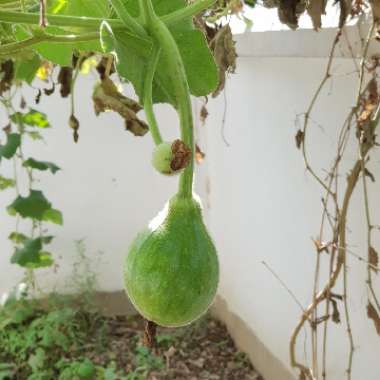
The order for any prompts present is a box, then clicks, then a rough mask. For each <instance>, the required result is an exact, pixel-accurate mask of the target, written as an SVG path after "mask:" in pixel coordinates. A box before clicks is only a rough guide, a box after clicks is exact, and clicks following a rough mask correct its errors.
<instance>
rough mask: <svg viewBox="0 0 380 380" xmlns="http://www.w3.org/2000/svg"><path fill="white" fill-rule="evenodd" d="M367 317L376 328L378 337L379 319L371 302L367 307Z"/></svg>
mask: <svg viewBox="0 0 380 380" xmlns="http://www.w3.org/2000/svg"><path fill="white" fill-rule="evenodd" d="M367 316H368V318H369V319H372V321H373V323H374V325H375V328H376V332H377V335H380V317H379V314H378V313H377V311H376V309H375V308H374V306H373V305H372V304H371V302H369V303H368V305H367Z"/></svg>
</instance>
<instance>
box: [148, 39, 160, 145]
mask: <svg viewBox="0 0 380 380" xmlns="http://www.w3.org/2000/svg"><path fill="white" fill-rule="evenodd" d="M160 52H161V49H160V47H159V46H158V45H156V44H155V45H154V46H153V51H152V56H151V58H150V61H149V65H148V68H147V72H146V76H145V83H144V110H145V114H146V118H147V120H148V124H149V130H150V133H151V135H152V138H153V141H154V143H155V144H156V145H159V144H161V143H162V137H161V133H160V129H159V127H158V123H157V120H156V117H155V115H154V110H153V98H152V97H153V94H152V92H153V79H154V74H155V72H156V68H157V63H158V60H159V58H160Z"/></svg>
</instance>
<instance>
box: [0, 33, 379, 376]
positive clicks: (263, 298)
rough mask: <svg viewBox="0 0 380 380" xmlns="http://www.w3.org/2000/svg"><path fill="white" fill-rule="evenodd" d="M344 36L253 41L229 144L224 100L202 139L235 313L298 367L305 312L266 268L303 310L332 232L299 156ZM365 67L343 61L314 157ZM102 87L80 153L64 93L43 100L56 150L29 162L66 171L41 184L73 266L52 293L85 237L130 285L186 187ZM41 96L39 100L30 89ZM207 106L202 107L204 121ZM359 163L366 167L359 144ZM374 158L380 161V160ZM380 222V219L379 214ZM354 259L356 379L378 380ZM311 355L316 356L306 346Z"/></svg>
mask: <svg viewBox="0 0 380 380" xmlns="http://www.w3.org/2000/svg"><path fill="white" fill-rule="evenodd" d="M355 32H356V31H355V30H354V29H352V30H351V31H350V33H355ZM333 35H334V32H332V31H326V32H323V33H320V34H318V35H316V34H314V32H311V31H301V32H297V33H289V32H286V33H285V32H281V33H276V32H273V33H265V34H259V33H256V34H250V35H243V36H240V37H239V39H238V49H239V53H240V56H241V58H240V59H239V62H238V69H237V73H236V75H232V76H231V78H230V80H229V81H228V83H227V89H226V106H227V113H226V124H225V127H224V133H225V138H226V140H227V141H228V143H229V146H227V145H226V144H225V142H224V141H223V139H222V136H221V133H222V118H223V110H224V106H225V99H224V97H223V95H222V96H220V97H219V98H218V99H217V100H213V101H210V103H209V106H208V109H209V112H210V116H209V119H208V120H207V123H206V125H205V126H201V125H198V126H197V129H198V134H199V143H200V145H201V147H202V148H203V149H204V150H205V152H206V154H207V157H206V161H205V163H204V164H203V165H202V166H201V167H200V168H199V173H198V180H197V188H198V191H199V192H200V194H201V195H202V196H203V199H204V204H205V206H206V210H205V211H206V219H207V222H208V225H209V227H210V230H211V233H212V235H213V236H214V239H215V241H216V244H217V247H218V250H219V255H220V261H221V282H220V289H219V293H220V295H221V296H222V297H223V298H224V299H225V300H226V301H227V303H228V305H229V308H230V309H231V311H233V312H234V313H236V314H238V315H239V316H240V317H241V318H242V319H243V320H244V321H245V322H246V323H247V325H248V326H249V327H250V328H251V329H252V330H253V331H254V333H255V334H256V335H257V336H258V337H259V338H260V339H261V341H262V342H263V343H264V344H265V345H266V346H267V347H268V348H269V349H270V350H271V351H272V352H273V353H274V355H275V356H276V357H277V358H279V359H280V360H281V361H282V362H283V363H284V364H285V365H287V366H288V362H289V360H288V356H289V354H288V341H289V337H290V334H291V332H292V329H293V327H294V326H295V324H296V321H298V318H299V317H300V310H299V309H298V308H297V305H295V303H294V302H293V300H292V299H291V298H290V297H289V295H288V294H287V293H286V291H285V290H284V289H283V288H282V287H281V285H279V283H278V282H277V280H276V279H274V278H273V276H272V275H271V274H270V273H269V272H268V270H267V269H266V268H265V267H264V266H263V264H262V263H261V262H262V261H263V260H264V261H266V262H267V263H268V264H269V265H270V267H271V268H273V269H274V270H275V271H276V272H277V273H278V274H279V276H280V277H281V279H282V280H283V281H284V282H285V283H286V284H287V286H288V287H289V288H290V289H292V291H293V292H294V293H295V295H296V296H297V298H298V299H299V300H300V302H301V303H302V304H303V305H305V306H306V305H307V304H308V302H309V300H310V297H311V292H312V280H311V279H312V275H313V270H314V261H315V254H314V249H313V245H312V242H311V238H312V237H315V236H316V235H317V233H318V227H319V218H320V212H321V205H320V197H321V193H320V192H319V188H318V186H317V185H316V184H315V183H314V182H313V180H312V179H311V178H310V176H309V175H307V174H306V173H305V169H304V165H303V162H302V156H301V154H300V152H299V151H298V150H297V149H296V147H295V142H294V135H295V133H296V131H297V127H296V126H295V119H296V115H297V114H300V113H302V112H304V111H305V109H306V107H307V105H308V102H309V100H310V97H311V96H312V94H313V92H314V90H315V88H316V86H317V85H318V83H319V81H320V79H321V78H322V75H323V71H324V69H325V65H326V56H327V52H328V49H329V47H330V45H331V38H332V37H333ZM317 38H318V47H317V48H316V50H315V51H314V52H313V50H312V49H310V46H311V44H312V41H315V40H316V39H317ZM263 41H264V42H263ZM305 51H306V52H307V53H306V54H305ZM345 51H346V50H345V49H343V48H342V49H339V54H341V55H343V56H344V55H345V53H344V52H345ZM301 56H302V57H304V58H302V59H301V58H299V57H301ZM353 70H354V66H353V61H352V60H351V59H343V58H340V59H338V60H337V61H336V63H335V66H334V74H336V75H335V76H334V79H333V81H332V84H331V86H327V88H326V91H325V92H324V95H323V99H322V101H321V103H320V104H319V105H318V107H317V108H316V111H315V113H314V114H313V115H312V119H313V123H312V124H311V127H312V129H311V131H310V137H309V141H311V142H312V143H311V144H310V157H313V164H314V165H316V166H317V167H318V168H319V169H322V168H326V167H328V164H329V163H330V162H331V157H332V156H331V154H332V153H333V149H334V146H335V145H334V142H335V139H336V136H337V128H338V127H339V126H340V125H341V123H342V120H343V118H344V116H345V115H346V113H347V110H348V108H349V107H350V106H351V105H352V104H353V99H354V94H355V88H354V83H355V80H354V79H355V78H354V76H353V75H346V74H348V73H352V71H353ZM310 73H312V75H310ZM92 83H93V78H91V77H88V78H83V79H81V82H80V83H79V84H80V85H79V86H78V95H77V99H81V106H80V107H77V109H78V117H79V119H80V120H81V121H82V124H81V130H80V143H79V144H78V145H75V144H73V142H72V137H71V132H70V131H69V129H68V127H67V123H66V119H67V115H68V103H67V102H66V103H65V106H64V107H63V106H62V103H61V102H58V99H57V97H51V98H43V100H42V102H41V105H40V106H39V108H40V109H42V110H45V111H47V112H48V114H49V118H50V121H51V123H52V124H53V126H54V127H53V128H52V129H51V130H48V131H46V133H44V135H45V137H46V141H47V144H44V143H37V144H36V143H33V146H28V147H27V149H26V151H27V153H28V151H29V150H33V156H34V157H35V158H37V159H44V160H52V161H54V162H56V163H57V164H59V165H61V166H62V168H63V171H62V172H60V173H58V174H56V175H55V176H52V175H50V174H49V175H48V174H46V175H45V174H42V175H40V176H39V177H40V178H41V183H40V184H38V186H40V187H41V188H43V190H44V191H45V192H46V194H47V196H48V197H49V199H50V200H51V201H52V202H53V205H54V206H55V207H56V208H59V209H60V210H62V211H63V213H64V217H65V225H64V227H63V228H60V227H52V228H51V231H52V233H54V234H55V235H56V239H55V240H54V242H53V244H52V249H51V250H52V252H53V253H54V254H55V255H56V257H59V260H58V263H59V268H58V270H57V271H58V273H53V272H52V271H41V272H40V276H39V279H40V283H41V284H42V285H43V286H45V285H46V287H47V289H49V288H52V287H57V288H59V289H62V286H63V285H64V284H66V283H67V281H68V276H69V275H70V273H71V272H72V263H73V261H75V251H74V240H76V239H81V238H85V241H86V245H87V252H88V254H89V255H93V257H96V258H99V255H98V252H102V255H101V256H100V259H99V260H100V261H99V260H98V266H97V268H95V269H96V271H97V272H98V273H99V276H98V279H99V287H100V289H102V290H108V291H112V290H118V289H120V288H121V287H122V281H121V267H122V261H123V258H124V255H125V253H126V250H127V247H128V245H129V243H130V241H131V240H132V239H133V237H134V236H135V234H136V233H137V232H138V231H139V230H140V229H141V228H142V227H144V226H145V225H146V223H147V222H148V221H149V220H150V219H151V218H152V217H153V216H154V215H155V213H156V212H157V211H159V210H160V209H161V207H162V206H163V204H164V203H165V201H166V200H167V199H168V198H169V197H170V195H171V194H173V193H174V191H175V189H176V179H175V178H165V177H161V176H159V175H158V174H156V173H155V172H154V170H153V169H152V167H151V165H150V152H151V149H152V147H153V144H152V142H151V140H150V138H149V136H146V137H145V138H142V139H141V138H135V137H133V136H132V135H130V134H129V133H127V132H125V131H124V130H123V127H122V123H121V121H120V119H119V118H118V117H117V116H116V115H114V114H108V115H103V116H100V117H99V118H96V117H95V116H94V115H93V111H92V105H91V100H90V94H91V86H92ZM28 97H30V98H32V97H33V93H31V92H30V91H28ZM200 106H201V104H200V102H198V104H197V107H196V108H197V111H199V109H200ZM159 118H160V120H161V121H162V124H163V125H164V131H165V132H164V133H165V134H166V136H168V138H169V137H173V136H175V135H176V132H177V130H178V126H177V120H176V118H175V115H174V112H173V111H172V110H169V108H167V107H160V113H159ZM27 155H28V154H27ZM350 155H351V157H352V160H354V159H355V157H356V152H355V149H354V147H352V150H351V151H350ZM372 161H373V163H374V164H376V165H378V164H379V158H377V159H375V158H374V159H373V160H372ZM378 169H379V168H378V167H376V168H375V169H374V171H375V172H376V170H377V172H378ZM1 170H2V173H4V170H5V171H7V170H11V167H10V166H6V167H4V165H3V164H2V169H1ZM342 175H344V173H342ZM376 191H377V194H378V191H379V188H378V185H376V188H375V187H373V188H372V193H371V195H372V198H373V199H374V197H375V194H376ZM377 196H378V195H377ZM13 197H14V194H12V193H11V192H9V191H8V192H7V193H0V204H2V205H4V204H5V205H6V204H8V203H9V202H10V201H11V200H12V199H13ZM354 198H355V199H354V201H355V202H354V203H355V205H354V208H353V209H352V210H351V213H350V228H351V229H352V231H353V233H350V235H349V244H350V246H351V247H352V249H353V250H355V251H356V252H358V253H360V254H361V255H363V256H365V249H364V233H365V231H364V228H365V226H364V219H363V213H362V211H361V208H360V206H361V202H362V199H361V195H360V191H358V192H357V194H356V195H355V197H354ZM0 213H1V214H0V218H1V219H0V220H1V236H0V251H1V256H0V266H1V268H2V271H1V274H2V277H1V278H0V293H2V292H4V291H6V290H8V289H9V288H10V287H11V286H12V285H13V284H15V283H16V282H17V281H19V279H21V278H22V275H23V274H22V271H21V270H19V269H17V268H15V267H14V266H12V265H10V264H9V257H10V256H11V253H12V252H11V246H10V244H9V242H8V241H7V236H8V234H9V232H10V231H12V229H13V227H14V219H12V218H10V217H8V216H7V215H6V213H5V211H4V207H1V208H0ZM374 217H375V218H376V217H377V218H379V217H380V215H379V213H377V215H374ZM374 222H376V220H374ZM377 222H379V220H377ZM349 261H350V276H351V278H352V280H351V283H350V299H349V304H350V306H351V309H352V317H353V326H354V331H353V333H354V337H355V341H356V346H357V350H356V353H355V361H354V367H353V376H352V378H353V380H378V379H379V377H380V365H376V363H377V361H376V359H377V356H378V355H377V353H378V350H379V348H380V341H379V338H378V336H376V334H375V331H374V329H373V326H372V322H370V321H368V320H367V318H366V310H365V307H366V291H365V286H364V285H365V282H364V280H365V267H364V266H363V265H362V264H358V262H357V261H356V260H355V259H353V258H351V257H350V260H349ZM377 285H378V284H377ZM342 318H343V314H342ZM344 331H345V327H344V324H341V325H339V326H337V327H335V328H334V329H333V330H331V342H330V343H331V345H330V351H329V355H330V358H331V361H330V364H331V365H330V372H329V375H330V378H331V379H333V380H340V379H344V370H345V363H346V350H347V345H346V341H345V334H344ZM302 340H303V337H301V339H300V342H301V341H302ZM299 351H300V353H301V354H302V347H300V350H299ZM363 374H364V375H363ZM267 380H281V379H267Z"/></svg>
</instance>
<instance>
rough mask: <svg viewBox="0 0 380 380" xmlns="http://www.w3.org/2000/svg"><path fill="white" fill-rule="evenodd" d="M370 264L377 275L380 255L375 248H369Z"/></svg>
mask: <svg viewBox="0 0 380 380" xmlns="http://www.w3.org/2000/svg"><path fill="white" fill-rule="evenodd" d="M368 262H369V263H370V264H371V269H372V270H373V271H374V272H375V273H377V272H378V269H377V268H378V265H379V255H378V253H377V251H376V250H375V248H373V247H369V249H368Z"/></svg>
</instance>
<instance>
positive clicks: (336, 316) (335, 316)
mask: <svg viewBox="0 0 380 380" xmlns="http://www.w3.org/2000/svg"><path fill="white" fill-rule="evenodd" d="M330 301H331V304H332V308H333V312H332V315H331V319H332V321H333V322H335V323H340V313H339V309H338V302H336V300H334V299H333V298H330Z"/></svg>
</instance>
